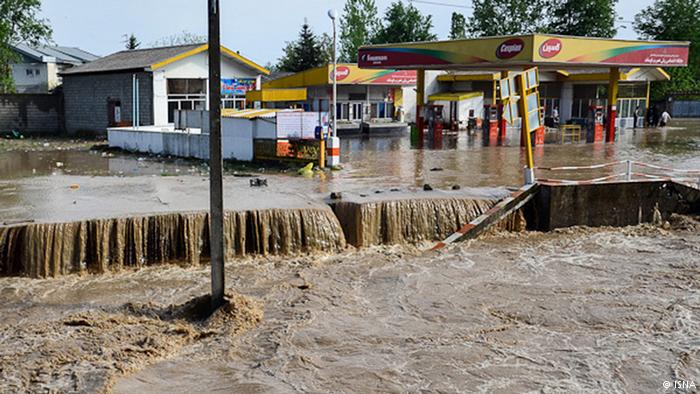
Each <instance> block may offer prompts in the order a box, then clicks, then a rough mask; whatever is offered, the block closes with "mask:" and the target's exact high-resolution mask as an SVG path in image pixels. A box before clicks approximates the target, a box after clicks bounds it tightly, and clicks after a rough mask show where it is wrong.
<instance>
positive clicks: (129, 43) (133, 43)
mask: <svg viewBox="0 0 700 394" xmlns="http://www.w3.org/2000/svg"><path fill="white" fill-rule="evenodd" d="M122 37H123V38H124V40H123V41H122V42H123V43H124V47H125V48H126V49H127V50H130V51H133V50H134V49H138V47H140V46H141V42H140V41H139V40H137V39H136V36H135V35H134V33H131V35H126V34H124V35H123V36H122Z"/></svg>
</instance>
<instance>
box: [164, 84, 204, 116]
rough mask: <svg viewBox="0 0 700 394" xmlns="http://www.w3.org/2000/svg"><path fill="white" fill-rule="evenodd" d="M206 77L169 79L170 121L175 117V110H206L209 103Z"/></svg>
mask: <svg viewBox="0 0 700 394" xmlns="http://www.w3.org/2000/svg"><path fill="white" fill-rule="evenodd" d="M206 89H207V81H206V80H205V79H183V78H177V79H168V122H170V123H172V122H173V121H174V119H175V110H188V109H194V110H204V109H206V105H207V93H206Z"/></svg>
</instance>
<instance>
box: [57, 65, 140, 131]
mask: <svg viewBox="0 0 700 394" xmlns="http://www.w3.org/2000/svg"><path fill="white" fill-rule="evenodd" d="M133 74H134V73H133V72H114V73H103V74H79V75H64V76H63V95H64V100H65V119H66V130H67V131H68V133H69V134H75V133H95V134H101V135H105V134H106V133H107V127H109V114H108V109H109V104H108V103H109V101H110V100H118V101H119V102H120V103H121V118H122V121H125V122H129V124H130V122H131V120H132V99H133V92H132V76H133ZM136 75H137V77H138V79H139V98H140V104H139V110H140V120H141V122H140V123H141V125H151V124H153V75H152V74H151V73H148V72H140V73H136Z"/></svg>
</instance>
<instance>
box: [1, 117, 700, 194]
mask: <svg viewBox="0 0 700 394" xmlns="http://www.w3.org/2000/svg"><path fill="white" fill-rule="evenodd" d="M671 126H672V127H667V128H659V129H654V128H651V129H638V130H630V129H627V130H622V131H620V132H619V133H618V141H616V143H615V144H603V143H599V144H570V143H566V144H547V145H544V146H539V147H536V148H535V149H534V155H535V164H536V165H537V166H543V167H552V166H561V165H590V164H600V163H607V162H612V161H618V160H628V159H632V160H636V161H640V162H645V163H650V164H657V165H664V166H672V167H677V168H700V155H699V154H698V152H699V151H700V120H674V121H673V122H672V125H671ZM40 147H41V149H40V151H32V150H31V149H25V150H14V151H9V152H8V151H2V150H0V179H6V180H13V179H19V178H26V177H34V176H49V175H50V176H62V175H72V176H80V175H87V176H120V177H127V176H181V175H195V176H199V175H206V174H207V173H208V169H207V167H206V165H204V164H202V163H201V162H198V161H189V160H183V159H177V158H158V157H148V156H147V155H138V154H134V155H131V154H128V155H125V154H119V153H109V152H99V151H90V150H89V149H88V148H87V146H86V145H84V144H82V145H78V149H69V150H52V149H51V145H49V146H48V147H43V146H41V145H40ZM524 160H525V159H524V152H523V150H522V149H521V148H519V147H484V146H482V139H481V136H480V135H479V134H478V133H477V135H474V136H469V135H467V134H466V133H460V135H459V136H458V137H448V136H446V137H445V139H444V141H443V145H442V147H440V148H439V149H436V148H431V146H430V144H429V143H426V144H425V146H424V148H423V149H417V148H415V147H412V145H411V141H410V138H409V137H408V136H407V135H403V136H378V137H357V136H355V137H347V138H343V139H342V140H341V161H342V163H343V167H344V170H343V171H338V172H332V173H328V174H324V175H323V176H316V177H315V178H314V182H311V183H308V184H306V188H307V190H308V191H313V192H322V193H325V192H331V191H358V192H362V191H367V190H370V191H371V190H372V189H375V188H378V187H379V188H388V187H422V186H423V184H424V183H430V184H431V185H434V186H437V187H449V186H452V185H454V184H459V185H461V186H469V187H479V186H505V185H510V186H513V185H520V184H521V183H522V167H523V165H524V163H525V162H524ZM57 163H58V164H57ZM230 167H231V169H230V170H229V171H228V174H229V175H233V174H234V173H237V174H240V173H253V174H262V175H265V174H271V173H273V174H281V175H292V176H293V175H294V174H295V173H296V171H295V170H294V169H284V168H282V169H279V168H265V166H263V165H260V164H244V163H239V164H236V165H231V166H230ZM608 174H609V173H605V172H601V170H598V171H584V172H581V173H573V174H572V173H557V174H555V175H558V176H562V177H567V178H574V179H586V178H593V177H596V176H601V175H608ZM537 175H538V176H540V177H549V176H551V175H552V174H550V173H547V172H538V174H537Z"/></svg>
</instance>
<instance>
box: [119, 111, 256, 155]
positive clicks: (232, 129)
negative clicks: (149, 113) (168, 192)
mask: <svg viewBox="0 0 700 394" xmlns="http://www.w3.org/2000/svg"><path fill="white" fill-rule="evenodd" d="M188 112H190V111H188ZM260 121H261V119H258V120H249V119H238V118H223V119H222V120H221V148H222V155H223V158H224V159H227V160H243V161H251V160H253V135H254V133H255V130H256V127H257V124H258V123H259V122H260ZM190 126H191V125H190ZM108 138H109V146H110V147H114V148H121V149H124V150H127V151H131V152H142V153H149V154H160V155H171V156H178V157H192V158H197V159H202V160H207V159H209V134H203V133H201V130H200V129H191V132H185V131H177V130H173V129H172V128H159V127H142V128H140V129H139V130H135V129H132V128H113V129H109V130H108Z"/></svg>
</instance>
